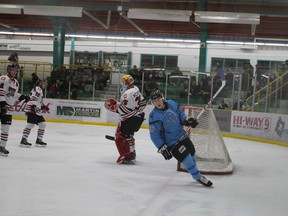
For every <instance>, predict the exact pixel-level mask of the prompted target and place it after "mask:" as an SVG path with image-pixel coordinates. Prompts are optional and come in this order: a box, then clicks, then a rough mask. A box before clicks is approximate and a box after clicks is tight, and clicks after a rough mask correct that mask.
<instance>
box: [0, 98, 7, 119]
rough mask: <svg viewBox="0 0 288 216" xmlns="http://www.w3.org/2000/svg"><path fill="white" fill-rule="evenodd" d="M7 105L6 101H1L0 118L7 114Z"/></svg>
mask: <svg viewBox="0 0 288 216" xmlns="http://www.w3.org/2000/svg"><path fill="white" fill-rule="evenodd" d="M7 105H8V104H7V103H6V101H1V102H0V117H2V116H3V115H5V114H6V113H7Z"/></svg>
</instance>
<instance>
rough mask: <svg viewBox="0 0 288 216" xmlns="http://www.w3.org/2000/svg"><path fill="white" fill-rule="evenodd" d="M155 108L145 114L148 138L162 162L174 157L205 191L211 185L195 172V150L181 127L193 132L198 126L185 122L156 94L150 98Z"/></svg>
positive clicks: (178, 110)
mask: <svg viewBox="0 0 288 216" xmlns="http://www.w3.org/2000/svg"><path fill="white" fill-rule="evenodd" d="M150 98H151V100H152V103H153V105H154V106H155V108H154V109H153V110H152V111H151V113H150V114H149V130H150V137H151V139H152V141H153V143H154V145H155V146H156V147H157V148H158V153H161V154H162V155H163V157H164V158H165V160H169V159H171V158H172V157H175V158H176V159H177V160H178V161H179V162H181V163H183V165H184V166H185V168H186V169H187V171H188V172H189V173H190V174H191V175H192V177H193V179H195V180H196V181H198V182H199V183H201V184H202V185H204V186H206V187H211V186H212V182H211V181H209V180H208V179H206V178H205V177H204V176H203V175H201V173H200V172H199V170H198V168H197V164H196V161H195V159H194V154H195V148H194V145H193V143H192V141H191V140H190V138H189V136H188V135H187V134H186V132H185V130H184V129H183V125H185V126H190V127H192V128H195V127H196V126H197V125H198V122H197V120H196V119H194V118H189V119H186V115H185V113H184V112H183V110H182V109H181V108H180V106H179V104H178V103H176V102H174V101H172V100H164V96H163V93H162V92H161V91H159V90H156V91H153V92H152V93H151V95H150Z"/></svg>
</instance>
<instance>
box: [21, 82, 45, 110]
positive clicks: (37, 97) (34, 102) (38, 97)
mask: <svg viewBox="0 0 288 216" xmlns="http://www.w3.org/2000/svg"><path fill="white" fill-rule="evenodd" d="M29 96H30V100H29V101H28V102H27V104H26V106H25V108H24V112H34V110H32V106H36V107H35V111H36V114H37V115H42V113H41V107H42V105H44V104H43V90H42V88H41V87H39V86H36V87H34V88H33V89H32V90H31V92H30V95H29Z"/></svg>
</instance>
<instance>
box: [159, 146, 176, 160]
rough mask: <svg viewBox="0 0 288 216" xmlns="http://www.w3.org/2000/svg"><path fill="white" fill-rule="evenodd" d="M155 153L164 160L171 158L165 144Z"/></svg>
mask: <svg viewBox="0 0 288 216" xmlns="http://www.w3.org/2000/svg"><path fill="white" fill-rule="evenodd" d="M157 152H158V153H160V154H162V155H163V157H164V158H165V160H170V159H171V158H172V154H171V153H170V151H169V149H168V146H167V145H166V144H165V145H163V146H162V147H161V148H159V149H158V151H157Z"/></svg>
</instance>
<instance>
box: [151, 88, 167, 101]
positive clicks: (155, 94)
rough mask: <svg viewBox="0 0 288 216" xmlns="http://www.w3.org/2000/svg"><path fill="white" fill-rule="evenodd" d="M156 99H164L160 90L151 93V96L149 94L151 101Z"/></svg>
mask: <svg viewBox="0 0 288 216" xmlns="http://www.w3.org/2000/svg"><path fill="white" fill-rule="evenodd" d="M157 98H162V99H164V95H163V93H162V92H161V91H160V90H155V91H152V92H151V94H150V99H151V100H155V99H157Z"/></svg>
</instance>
